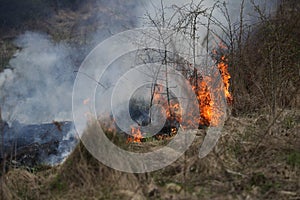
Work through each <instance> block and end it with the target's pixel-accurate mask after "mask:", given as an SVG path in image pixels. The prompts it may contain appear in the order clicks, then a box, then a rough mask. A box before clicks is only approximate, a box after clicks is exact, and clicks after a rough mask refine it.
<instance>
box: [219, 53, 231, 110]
mask: <svg viewBox="0 0 300 200" xmlns="http://www.w3.org/2000/svg"><path fill="white" fill-rule="evenodd" d="M226 63H227V59H226V57H225V56H222V57H221V59H220V61H219V63H218V68H219V71H220V73H221V76H222V80H223V83H224V93H225V96H226V99H227V103H228V104H232V102H233V98H232V95H231V94H230V92H229V86H230V84H229V80H230V78H231V76H230V74H229V72H228V65H227V64H226Z"/></svg>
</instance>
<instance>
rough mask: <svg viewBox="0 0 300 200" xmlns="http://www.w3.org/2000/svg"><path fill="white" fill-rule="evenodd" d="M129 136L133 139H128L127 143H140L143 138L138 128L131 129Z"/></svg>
mask: <svg viewBox="0 0 300 200" xmlns="http://www.w3.org/2000/svg"><path fill="white" fill-rule="evenodd" d="M131 135H132V137H133V138H132V137H128V140H127V142H135V143H141V139H142V138H143V136H142V132H141V130H140V128H134V127H131Z"/></svg>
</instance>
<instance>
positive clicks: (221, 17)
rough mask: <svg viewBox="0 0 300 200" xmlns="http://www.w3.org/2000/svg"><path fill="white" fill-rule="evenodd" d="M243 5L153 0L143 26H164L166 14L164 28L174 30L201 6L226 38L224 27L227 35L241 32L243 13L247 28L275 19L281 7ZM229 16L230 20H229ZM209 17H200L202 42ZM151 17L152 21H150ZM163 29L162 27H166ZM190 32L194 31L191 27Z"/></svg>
mask: <svg viewBox="0 0 300 200" xmlns="http://www.w3.org/2000/svg"><path fill="white" fill-rule="evenodd" d="M242 2H243V1H242V0H223V1H222V0H221V1H215V0H150V1H147V2H146V3H145V4H144V8H143V9H144V10H143V13H144V15H143V17H141V20H140V21H139V26H149V25H150V26H153V22H155V23H158V24H159V23H161V21H162V19H163V18H162V13H163V15H164V19H165V24H164V26H167V27H165V28H172V27H168V26H170V25H171V26H172V25H174V24H177V23H178V21H179V19H182V18H183V17H182V16H183V15H184V13H186V12H187V11H188V10H190V11H192V10H193V9H195V8H196V6H199V8H200V10H201V11H205V14H207V15H210V14H212V17H213V20H214V21H215V22H216V21H217V25H214V23H212V22H211V23H210V29H211V30H212V31H213V32H214V33H215V34H217V35H218V36H221V37H222V36H224V29H221V28H220V27H221V26H223V27H222V28H225V30H226V31H227V32H229V26H231V29H235V30H236V29H237V28H238V26H239V23H240V18H241V10H243V12H242V13H243V14H242V18H243V23H244V25H245V24H247V25H251V24H254V23H256V22H258V21H259V20H260V17H261V16H260V14H263V15H264V16H266V17H269V16H272V15H273V14H274V13H275V12H276V9H277V8H278V5H279V0H245V1H244V4H243V5H242ZM242 7H243V8H242ZM257 8H259V12H260V13H259V12H258V11H257ZM226 10H227V11H226ZM226 12H227V13H228V17H229V18H227V16H226V15H227V14H226ZM207 15H206V16H203V14H202V15H199V17H198V19H197V21H198V24H202V25H203V26H198V27H197V37H198V38H199V41H200V42H202V41H203V40H204V38H205V37H206V33H207V29H206V27H205V26H207V23H208V18H207ZM149 17H150V18H151V20H149ZM169 22H171V23H169ZM168 23H169V24H168ZM159 25H160V26H162V24H159ZM186 28H187V29H190V27H186ZM188 31H190V30H188ZM223 39H224V38H223ZM226 39H227V38H225V40H226Z"/></svg>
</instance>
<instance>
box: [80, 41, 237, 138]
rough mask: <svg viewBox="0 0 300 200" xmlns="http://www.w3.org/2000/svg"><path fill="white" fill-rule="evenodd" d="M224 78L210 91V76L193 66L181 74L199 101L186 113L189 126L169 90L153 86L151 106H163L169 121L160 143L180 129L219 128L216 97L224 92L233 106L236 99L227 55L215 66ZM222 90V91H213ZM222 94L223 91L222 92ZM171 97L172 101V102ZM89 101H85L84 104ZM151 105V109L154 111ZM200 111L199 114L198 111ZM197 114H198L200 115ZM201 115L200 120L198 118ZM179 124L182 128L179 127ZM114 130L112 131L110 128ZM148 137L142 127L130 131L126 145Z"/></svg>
mask: <svg viewBox="0 0 300 200" xmlns="http://www.w3.org/2000/svg"><path fill="white" fill-rule="evenodd" d="M219 47H220V48H221V49H224V46H222V45H220V46H219ZM212 53H213V54H214V55H215V56H216V58H217V57H218V53H217V51H216V50H214V51H213V52H212ZM214 67H217V68H218V70H219V73H220V74H221V78H222V82H220V85H219V86H217V87H216V88H210V86H211V85H215V83H214V82H213V81H214V80H212V78H211V77H210V76H205V75H203V74H201V73H200V72H199V71H198V70H197V69H195V68H194V67H193V66H192V65H191V64H188V65H187V66H186V67H185V68H184V70H183V71H182V74H183V75H184V76H185V78H186V79H187V80H189V82H190V84H191V86H192V89H193V91H194V93H195V95H196V98H197V100H196V101H195V102H191V106H192V109H191V111H189V113H186V114H187V115H188V116H187V119H188V120H187V122H184V123H185V124H182V108H181V106H180V104H179V102H178V100H176V98H174V97H172V96H169V95H170V94H169V95H168V94H167V91H168V90H167V88H165V87H164V86H162V85H158V84H155V85H153V88H152V89H153V91H152V98H151V105H154V104H160V105H161V106H162V107H163V108H164V109H162V111H164V112H165V113H163V114H165V116H166V118H167V122H166V125H165V126H166V127H164V128H163V129H162V130H161V132H162V135H161V134H158V135H156V138H157V139H166V138H168V137H170V136H173V135H176V134H177V131H178V128H179V126H181V127H183V128H186V127H190V128H191V127H192V128H198V127H200V126H218V125H219V123H220V118H221V117H222V113H220V112H221V111H219V110H218V108H217V103H216V99H214V98H216V97H214V96H213V94H214V95H215V94H219V92H220V91H221V92H223V93H224V95H225V97H226V100H227V103H228V104H229V105H230V104H232V102H233V97H232V95H231V93H230V91H229V88H230V78H231V76H230V74H229V72H228V60H227V57H226V56H225V55H222V56H221V57H220V56H219V58H218V59H216V65H215V66H214ZM222 84H223V86H222ZM214 90H220V91H214ZM222 90H223V91H222ZM170 97H171V98H170ZM86 102H88V101H85V103H86ZM151 105H150V107H151ZM195 107H197V108H198V109H199V110H195V109H194V108H195ZM197 113H198V114H197ZM199 113H200V116H199ZM179 124H180V125H179ZM107 127H108V128H109V130H111V128H112V127H109V126H107ZM143 135H145V133H142V132H141V129H140V127H137V128H135V127H133V126H132V127H131V136H130V137H128V139H127V142H134V143H141V141H142V138H144V136H143Z"/></svg>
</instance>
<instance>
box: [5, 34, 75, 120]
mask: <svg viewBox="0 0 300 200" xmlns="http://www.w3.org/2000/svg"><path fill="white" fill-rule="evenodd" d="M15 45H16V46H18V47H19V48H20V49H21V50H20V51H18V52H17V53H16V54H15V55H14V57H13V58H12V59H11V60H10V61H9V66H10V67H11V68H12V69H6V70H5V71H4V72H3V73H1V75H0V87H1V95H0V97H1V107H2V112H3V113H2V115H3V118H4V120H6V121H8V122H10V121H12V120H17V121H19V122H21V123H25V124H30V123H43V122H49V121H52V120H59V119H63V120H71V115H70V113H71V94H72V85H73V79H74V72H73V71H74V65H73V62H72V59H71V54H72V53H73V51H72V49H70V48H69V47H68V46H67V45H65V44H64V43H55V42H53V41H52V40H51V38H50V37H49V36H47V35H44V34H40V33H34V32H26V33H25V34H23V35H21V36H19V37H18V38H17V39H16V40H15Z"/></svg>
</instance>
